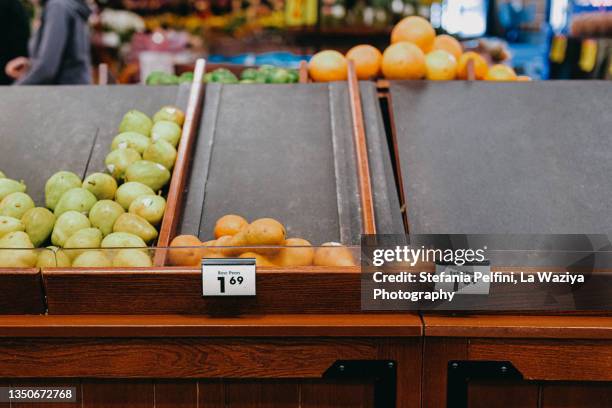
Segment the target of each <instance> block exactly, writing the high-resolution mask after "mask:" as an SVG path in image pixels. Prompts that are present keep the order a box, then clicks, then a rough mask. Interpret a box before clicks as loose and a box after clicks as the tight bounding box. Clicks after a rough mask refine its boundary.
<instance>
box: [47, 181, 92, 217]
mask: <svg viewBox="0 0 612 408" xmlns="http://www.w3.org/2000/svg"><path fill="white" fill-rule="evenodd" d="M97 201H98V200H96V196H95V195H93V194H92V193H91V192H90V191H89V190H87V189H85V188H82V187H79V188H72V189H70V190H68V191H66V192H65V193H64V195H62V197H61V198H60V200H59V202H58V203H57V206H56V207H55V211H54V213H55V215H56V216H57V217H59V216H60V215H62V214H63V213H65V212H66V211H72V210H74V211H78V212H80V213H83V214H85V215H88V214H89V210H91V207H93V205H94V204H95V203H96V202H97Z"/></svg>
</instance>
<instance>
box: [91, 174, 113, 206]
mask: <svg viewBox="0 0 612 408" xmlns="http://www.w3.org/2000/svg"><path fill="white" fill-rule="evenodd" d="M83 188H86V189H87V190H89V191H91V193H92V194H93V195H95V196H96V199H97V200H112V199H113V198H115V192H116V191H117V182H116V181H115V179H114V178H113V177H112V176H109V175H108V174H105V173H93V174H90V175H89V176H87V178H86V179H85V181H83Z"/></svg>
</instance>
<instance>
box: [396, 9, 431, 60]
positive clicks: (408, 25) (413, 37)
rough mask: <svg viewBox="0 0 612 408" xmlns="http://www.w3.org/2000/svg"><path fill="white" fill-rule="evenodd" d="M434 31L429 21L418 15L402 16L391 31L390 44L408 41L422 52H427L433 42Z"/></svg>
mask: <svg viewBox="0 0 612 408" xmlns="http://www.w3.org/2000/svg"><path fill="white" fill-rule="evenodd" d="M435 38H436V31H435V30H434V28H433V27H432V26H431V24H430V23H429V21H427V20H426V19H424V18H423V17H420V16H410V17H405V18H403V19H402V20H401V21H400V22H399V23H397V24H396V25H395V27H393V30H392V31H391V44H395V43H398V42H402V41H408V42H411V43H413V44H415V45H417V46H418V47H419V48H420V49H421V50H423V52H429V51H430V50H431V48H432V47H433V44H434V39H435Z"/></svg>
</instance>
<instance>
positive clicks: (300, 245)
mask: <svg viewBox="0 0 612 408" xmlns="http://www.w3.org/2000/svg"><path fill="white" fill-rule="evenodd" d="M283 247H284V248H282V249H281V250H280V251H279V252H278V254H276V256H275V257H274V258H272V262H273V263H275V264H276V265H278V266H308V265H312V261H313V259H314V254H315V250H314V248H312V245H311V244H310V242H308V241H306V240H305V239H301V238H288V239H286V240H285V242H284V243H283ZM292 247H293V248H292Z"/></svg>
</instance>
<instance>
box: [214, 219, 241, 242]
mask: <svg viewBox="0 0 612 408" xmlns="http://www.w3.org/2000/svg"><path fill="white" fill-rule="evenodd" d="M247 225H249V223H248V222H247V220H245V219H244V218H242V217H241V216H239V215H234V214H228V215H224V216H223V217H221V218H219V219H218V220H217V222H216V224H215V238H220V237H222V236H224V235H232V236H233V235H236V234H237V233H238V232H240V230H241V229H243V228H244V227H246V226H247Z"/></svg>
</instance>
